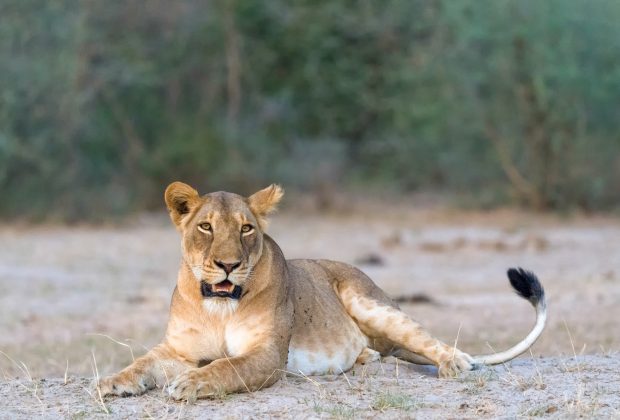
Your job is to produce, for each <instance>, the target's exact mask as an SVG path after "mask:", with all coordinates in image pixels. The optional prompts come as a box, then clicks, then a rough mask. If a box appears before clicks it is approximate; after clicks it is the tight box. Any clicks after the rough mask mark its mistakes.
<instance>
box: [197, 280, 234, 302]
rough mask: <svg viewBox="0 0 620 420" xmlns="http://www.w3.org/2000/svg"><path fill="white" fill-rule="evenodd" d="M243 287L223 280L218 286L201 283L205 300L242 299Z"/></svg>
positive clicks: (201, 291)
mask: <svg viewBox="0 0 620 420" xmlns="http://www.w3.org/2000/svg"><path fill="white" fill-rule="evenodd" d="M241 291H242V289H241V287H240V286H237V285H235V284H232V283H231V282H230V281H229V280H223V281H221V282H219V283H216V284H209V283H207V282H206V281H201V282H200V293H201V294H202V297H204V298H212V297H220V298H229V299H239V298H240V297H241Z"/></svg>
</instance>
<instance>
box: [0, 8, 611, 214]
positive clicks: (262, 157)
mask: <svg viewBox="0 0 620 420" xmlns="http://www.w3.org/2000/svg"><path fill="white" fill-rule="evenodd" d="M0 14H1V15H2V17H3V18H2V22H0V74H2V76H3V77H2V78H0V191H1V192H2V196H3V197H4V198H5V199H4V200H2V201H0V214H3V215H5V216H9V217H10V216H29V217H35V218H36V217H55V216H56V217H62V218H65V219H76V218H84V217H86V218H97V217H99V216H102V215H110V214H122V213H125V212H127V211H131V210H139V209H145V208H146V209H148V208H154V207H161V193H162V190H163V188H164V187H165V184H166V183H168V182H170V181H172V180H177V179H180V180H185V181H187V182H191V183H194V184H196V185H197V186H198V187H199V188H200V189H201V190H210V189H214V188H215V189H235V190H239V191H241V192H249V191H251V190H252V189H253V188H257V187H259V186H261V185H262V184H265V183H269V182H273V181H278V182H281V183H283V184H285V185H287V186H293V187H295V186H296V187H299V188H304V189H320V188H323V186H325V185H334V184H335V185H339V186H341V187H347V185H349V184H351V183H352V182H362V183H373V184H375V185H389V186H390V187H391V188H394V189H396V190H404V191H411V190H420V189H426V190H429V189H437V190H443V191H468V192H469V194H470V195H471V196H472V197H473V199H474V201H475V200H476V199H477V200H479V202H483V201H493V200H492V199H491V200H489V199H488V197H489V196H491V197H492V196H495V197H502V199H505V200H512V201H513V202H516V203H521V204H524V205H527V206H530V207H534V208H540V209H549V208H551V209H564V208H571V207H580V208H585V209H606V208H611V207H616V206H618V204H619V203H620V190H619V189H618V188H617V185H618V184H619V183H620V138H619V136H618V133H619V132H620V130H619V129H620V123H619V121H620V118H619V115H618V109H619V108H618V106H617V100H618V98H619V97H620V27H619V26H618V25H617V22H618V21H619V20H620V3H618V2H616V1H614V0H601V1H597V2H584V1H580V0H550V1H545V2H540V1H534V0H522V1H521V0H520V1H517V0H512V1H509V0H461V1H458V2H456V1H440V0H426V1H422V0H408V1H386V2H370V1H352V0H339V1H333V0H332V1H320V2H308V1H301V0H298V1H293V2H285V1H282V0H274V1H269V2H267V1H244V2H241V1H239V2H234V1H225V0H219V1H215V2H200V1H187V2H173V3H170V2H167V1H163V0H152V1H132V2H77V3H76V2H71V1H68V0H56V1H42V0H39V1H37V0H9V1H5V2H3V4H2V5H1V6H0Z"/></svg>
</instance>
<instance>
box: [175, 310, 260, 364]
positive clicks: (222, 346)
mask: <svg viewBox="0 0 620 420" xmlns="http://www.w3.org/2000/svg"><path fill="white" fill-rule="evenodd" d="M259 333H260V331H259V329H258V328H257V326H256V325H255V324H254V323H248V322H247V321H244V320H237V319H235V317H234V316H226V317H209V318H208V319H205V318H198V319H194V320H190V321H183V320H178V321H176V322H174V323H171V324H170V325H169V326H168V331H167V335H166V337H167V341H168V343H169V344H170V345H171V346H172V347H173V348H174V349H175V351H176V352H177V353H179V354H181V355H182V356H183V357H184V358H186V359H187V360H188V361H190V362H196V363H197V362H199V361H203V360H208V361H212V360H217V359H222V358H226V357H235V356H239V355H242V354H244V353H246V352H247V351H248V349H249V348H251V347H252V346H253V345H254V344H255V343H256V341H257V340H259V339H260V334H259Z"/></svg>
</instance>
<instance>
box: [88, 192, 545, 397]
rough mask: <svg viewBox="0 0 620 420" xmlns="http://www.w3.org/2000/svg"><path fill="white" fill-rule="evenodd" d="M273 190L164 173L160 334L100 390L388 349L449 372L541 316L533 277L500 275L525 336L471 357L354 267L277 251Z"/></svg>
mask: <svg viewBox="0 0 620 420" xmlns="http://www.w3.org/2000/svg"><path fill="white" fill-rule="evenodd" d="M282 195H283V191H282V189H281V188H280V187H279V186H277V185H271V186H269V187H267V188H265V189H263V190H261V191H258V192H257V193H255V194H254V195H252V196H250V197H248V198H245V197H241V196H239V195H237V194H232V193H228V192H215V193H211V194H207V195H204V196H200V195H199V194H198V192H196V190H194V189H193V188H192V187H190V186H189V185H186V184H183V183H181V182H175V183H173V184H171V185H170V186H168V188H167V189H166V192H165V200H166V205H167V206H168V210H169V211H170V217H171V219H172V221H173V222H174V224H175V225H176V227H177V228H178V230H179V231H180V232H181V236H182V249H183V258H182V261H181V267H180V269H179V274H178V279H177V286H176V288H175V290H174V293H173V295H172V303H171V307H170V318H169V321H168V327H167V330H166V335H165V338H164V340H163V342H162V343H161V344H159V345H157V346H155V348H153V349H152V350H151V351H149V352H148V353H147V354H146V355H144V356H142V357H140V358H138V359H136V360H135V361H134V362H133V363H132V364H131V365H130V366H129V367H127V368H125V369H123V370H122V371H121V372H120V373H117V374H116V375H113V376H110V377H108V378H105V379H102V380H101V381H100V382H99V384H98V386H99V387H100V388H99V389H100V392H101V394H102V395H120V396H128V395H136V394H141V393H143V392H145V391H147V390H148V389H150V388H154V387H156V386H157V387H163V386H167V390H168V392H169V394H170V396H172V398H174V399H177V400H189V401H193V400H195V399H196V398H203V397H208V396H212V395H218V394H221V393H228V392H242V391H252V390H257V389H260V388H262V387H266V386H270V385H271V384H273V383H274V382H276V381H277V380H278V379H279V378H280V377H281V376H282V374H283V373H285V372H286V371H290V372H302V373H303V374H305V375H320V374H325V373H328V372H331V373H340V372H344V371H346V370H348V369H350V368H351V367H352V366H353V364H354V363H356V362H359V363H364V362H367V361H369V360H374V359H376V358H378V357H379V356H388V355H394V356H396V357H398V358H401V359H404V360H407V361H411V362H414V363H421V364H433V365H435V366H437V368H438V373H439V376H440V377H453V376H455V375H457V374H458V373H459V372H461V371H466V370H470V369H473V368H475V367H476V366H477V365H481V364H496V363H501V362H505V361H507V360H510V359H512V358H514V357H516V356H518V355H519V354H521V353H522V352H523V351H525V350H526V349H528V348H529V347H530V346H531V345H532V344H533V343H534V341H535V340H536V338H538V336H539V335H540V333H541V332H542V330H543V328H544V325H545V319H546V305H545V296H544V291H543V288H542V286H541V285H540V283H539V282H538V280H537V279H536V276H535V275H534V274H532V273H529V272H526V271H523V270H521V269H518V270H516V269H511V270H509V271H508V277H509V279H510V282H511V284H512V286H513V287H514V288H515V290H516V291H517V293H519V294H520V295H521V296H522V297H524V298H526V299H529V301H530V302H531V303H532V305H533V306H534V307H535V308H536V312H537V320H536V325H535V327H534V329H533V330H532V331H531V332H530V333H529V335H528V336H527V337H526V338H525V339H524V340H523V341H521V342H520V343H519V344H518V345H516V346H514V347H513V348H511V349H509V350H507V351H504V352H502V353H496V354H492V355H486V356H473V357H472V356H470V355H468V354H466V353H464V352H462V351H460V350H458V349H456V348H454V347H451V346H449V345H447V344H445V343H442V342H441V341H439V340H437V339H436V338H434V337H433V336H431V335H430V334H429V333H428V332H427V331H426V330H425V329H424V328H422V326H421V325H420V324H418V323H417V322H415V321H414V320H412V319H411V318H410V317H409V316H408V315H407V314H405V313H404V312H401V311H400V310H399V309H398V306H397V305H396V304H395V303H394V302H393V301H392V300H390V298H389V297H387V296H386V294H385V293H384V292H383V291H382V290H381V289H380V288H379V287H377V286H376V285H375V284H374V283H373V282H372V280H370V278H368V277H367V276H366V275H365V274H364V273H362V272H361V271H359V270H358V269H356V268H354V267H352V266H350V265H347V264H344V263H341V262H335V261H327V260H286V259H285V258H284V255H282V251H281V250H280V248H279V247H278V245H277V244H276V243H275V242H274V240H273V239H271V238H270V237H269V236H268V235H266V234H265V224H266V216H267V215H268V214H269V213H270V212H272V211H273V210H274V209H275V207H276V205H277V204H278V202H279V201H280V199H281V198H282Z"/></svg>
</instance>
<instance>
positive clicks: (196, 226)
mask: <svg viewBox="0 0 620 420" xmlns="http://www.w3.org/2000/svg"><path fill="white" fill-rule="evenodd" d="M283 194H284V192H283V190H282V188H280V187H279V186H278V185H275V184H274V185H271V186H269V187H267V188H265V189H263V190H260V191H258V192H257V193H255V194H253V195H251V196H250V197H248V198H246V197H242V196H240V195H237V194H232V193H228V192H214V193H210V194H206V195H203V196H200V195H199V194H198V192H197V191H196V190H195V189H193V188H192V187H190V186H189V185H187V184H184V183H182V182H173V183H172V184H170V185H169V186H168V188H166V192H165V194H164V197H165V200H166V205H167V206H168V210H169V212H170V218H171V219H172V221H173V223H174V224H175V225H176V227H177V229H178V230H179V231H180V232H181V235H182V237H183V239H182V244H183V246H182V249H183V259H184V261H185V263H186V264H187V265H188V266H189V268H190V269H191V271H192V273H193V275H194V277H195V278H196V281H197V282H199V283H200V284H201V291H202V294H203V296H204V297H221V298H232V299H239V297H240V296H241V293H242V291H243V287H244V284H245V283H246V281H247V279H248V276H249V274H250V273H251V272H252V269H253V267H254V266H255V265H256V263H257V262H258V260H259V259H260V257H261V254H262V251H263V235H264V229H265V224H266V219H265V218H266V216H267V215H268V214H269V213H270V212H272V211H273V210H274V209H275V207H276V205H277V204H278V202H279V201H280V199H281V198H282V195H283Z"/></svg>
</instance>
